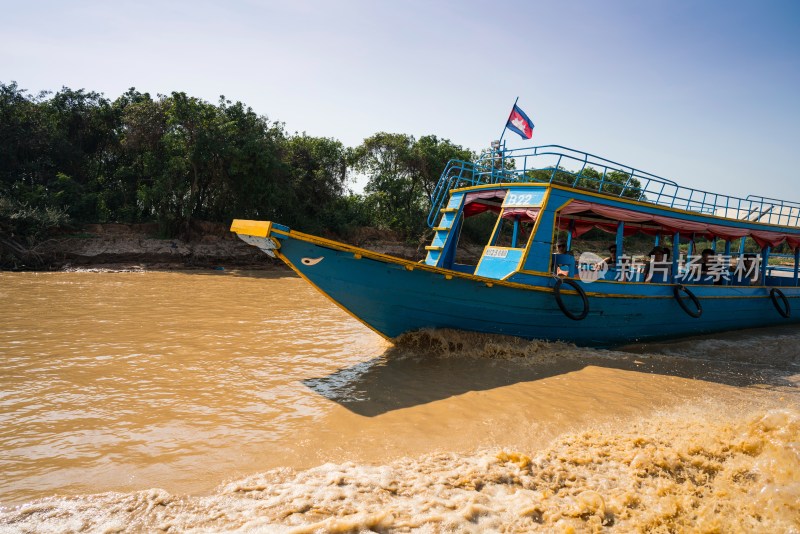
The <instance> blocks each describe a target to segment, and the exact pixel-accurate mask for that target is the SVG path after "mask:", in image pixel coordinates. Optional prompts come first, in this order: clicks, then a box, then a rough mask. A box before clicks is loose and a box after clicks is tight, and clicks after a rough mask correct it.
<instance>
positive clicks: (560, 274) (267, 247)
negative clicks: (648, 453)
mask: <svg viewBox="0 0 800 534" xmlns="http://www.w3.org/2000/svg"><path fill="white" fill-rule="evenodd" d="M431 204H432V208H431V212H430V216H429V218H428V224H429V226H430V227H431V228H432V229H433V232H434V236H433V239H432V242H431V244H430V245H429V246H427V247H426V249H427V256H426V258H425V260H423V261H421V262H414V261H409V260H405V259H401V258H396V257H392V256H388V255H385V254H379V253H377V252H372V251H370V250H366V249H363V248H358V247H354V246H351V245H348V244H345V243H340V242H336V241H332V240H329V239H324V238H321V237H316V236H313V235H308V234H304V233H301V232H297V231H294V230H291V229H290V228H288V227H286V226H283V225H281V224H278V223H275V222H269V221H247V220H235V221H233V224H232V226H231V231H233V232H235V233H237V234H238V235H239V237H240V238H241V239H243V240H244V241H246V242H247V243H249V244H251V245H254V246H256V247H258V248H260V249H261V250H262V251H264V252H265V253H267V254H268V255H270V256H273V257H278V258H280V259H281V260H283V261H284V262H285V263H286V264H287V265H288V266H289V267H291V268H292V269H293V270H294V271H295V272H296V273H297V274H299V275H300V276H301V277H302V278H304V279H305V280H306V281H308V282H309V283H310V284H311V285H313V286H314V287H315V288H317V289H318V290H319V291H320V292H321V293H323V294H324V295H325V296H327V297H328V298H329V299H331V300H332V301H333V302H334V303H336V304H337V305H338V306H339V307H341V308H342V309H343V310H344V311H346V312H347V313H349V314H350V315H352V316H353V317H355V318H356V319H358V320H359V321H361V322H362V323H363V324H365V325H366V326H368V327H369V328H371V329H372V330H374V331H375V332H377V333H378V334H380V335H382V336H384V337H386V338H394V337H396V336H399V335H400V334H403V333H405V332H409V331H413V330H419V329H424V328H453V329H462V330H470V331H476V332H486V333H492V334H504V335H511V336H519V337H522V338H528V339H544V340H563V341H568V342H573V343H576V344H579V345H589V346H613V345H618V344H624V343H630V342H634V341H644V340H655V339H663V338H673V337H679V336H688V335H698V334H707V333H712V332H719V331H725V330H732V329H740V328H753V327H762V326H769V325H779V324H796V323H797V321H798V317H800V315H798V314H793V309H797V308H798V303H800V287H798V268H799V266H800V204H798V203H795V202H788V201H781V200H777V199H771V198H766V197H755V196H749V197H747V198H736V197H732V196H727V195H722V194H714V193H710V192H706V191H700V190H697V189H691V188H686V187H681V186H679V185H678V184H677V183H675V182H673V181H671V180H667V179H665V178H661V177H659V176H656V175H654V174H650V173H648V172H644V171H641V170H639V169H636V168H633V167H630V166H627V165H622V164H619V163H616V162H613V161H611V160H607V159H604V158H601V157H598V156H594V155H592V154H589V153H586V152H581V151H576V150H572V149H568V148H566V147H562V146H556V145H548V146H536V147H528V148H523V149H514V150H506V148H505V145H504V144H503V145H500V144H498V143H495V144H494V146H493V148H492V149H491V150H487V151H485V152H484V153H482V154H481V155H480V156H479V157H478V159H477V160H476V161H472V162H467V161H455V160H454V161H450V162H449V164H448V165H447V167H446V168H445V170H444V172H443V173H442V175H441V178H440V179H439V182H438V184H437V186H436V189H435V191H434V193H433V196H432V198H431ZM482 213H485V214H488V215H482V216H483V217H487V216H489V217H494V218H496V221H495V226H494V230H493V232H492V233H491V236H490V237H489V238H488V240H487V243H486V246H485V247H484V249H483V253H482V255H481V257H480V259H479V261H477V262H461V261H459V257H458V254H457V250H458V247H459V240H460V236H461V233H462V229H463V227H464V224H465V221H468V220H469V218H470V217H472V216H476V215H478V214H482ZM592 228H597V229H601V230H604V231H606V232H608V233H609V234H610V235H609V241H610V242H612V243H614V244H615V246H616V258H617V261H616V262H610V263H611V265H606V264H605V263H603V262H598V261H596V260H595V259H593V257H592V255H588V256H587V255H586V254H584V255H582V256H581V258H578V259H576V258H575V255H574V254H572V252H571V249H572V247H573V245H574V244H575V243H576V240H577V239H579V237H580V236H581V235H583V234H584V233H585V232H587V231H589V230H591V229H592ZM636 233H643V234H645V235H649V236H652V239H653V244H654V245H658V246H663V245H665V244H666V243H667V242H670V246H669V249H668V251H671V255H670V259H669V260H668V261H665V260H664V259H660V265H656V264H655V263H654V261H655V260H656V257H655V256H654V257H651V258H650V265H651V267H652V269H645V270H644V272H642V271H643V270H642V269H637V268H633V267H634V262H633V260H632V259H630V258H628V259H626V255H625V248H624V247H625V243H626V239H625V238H626V236H630V235H632V234H636ZM560 235H566V240H565V241H566V242H565V243H562V244H561V246H560V250H559V245H558V244H557V242H558V240H559V236H560ZM701 238H703V239H705V240H709V241H712V240H713V252H714V256H713V257H714V258H715V261H716V263H714V262H711V264H712V266H709V265H707V264H703V265H702V267H701V268H700V270H699V271H698V270H696V269H694V268H695V267H697V266H698V265H697V264H693V261H694V260H692V258H691V256H693V255H692V254H691V253H692V252H693V251H692V247H693V246H694V243H695V242H696V241H698V240H700V239H701ZM748 239H749V240H750V241H749V242H751V243H752V242H755V243H758V246H759V248H760V251H759V252H758V253H757V254H753V255H752V256H754V257H747V255H746V254H744V253H745V249H744V246H745V242H746V240H748ZM682 241H683V242H684V248H686V246H687V245H686V242H687V241H688V250H686V251H683V254H681V252H682V249H681V242H682ZM784 244H788V248H789V249H790V250H791V251H792V252H793V253H792V254H789V255H788V258H786V255H784V257H785V258H786V260H787V261H786V262H785V263H788V264H785V265H783V266H776V265H771V264H770V258H771V257H773V260H774V254H773V253H772V251H773V249H774V248H776V247H778V246H780V245H783V248H784V249H785V248H787V245H784ZM687 252H688V253H689V254H688V257H685V256H687V254H686V253H687ZM694 252H695V253H697V252H699V251H696V250H695V251H694ZM696 255H697V254H695V255H694V256H696ZM726 259H727V260H726ZM717 260H719V261H717ZM726 261H727V263H726ZM470 263H473V264H470ZM792 263H793V267H791V264H792ZM748 264H749V265H748ZM714 265H715V266H716V267H714ZM719 265H722V268H719ZM743 265H745V266H748V267H749V272H747V273H746V277H744V278H743V277H742V276H741V274H742V271H743V270H744V269H741V270H740V271H739V273H738V274H739V276H734V275H735V274H736V270H737V269H738V268H739V267H742V266H743ZM754 266H755V267H754ZM656 267H660V269H656ZM656 270H660V276H656V274H659V273H656Z"/></svg>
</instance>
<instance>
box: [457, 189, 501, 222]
mask: <svg viewBox="0 0 800 534" xmlns="http://www.w3.org/2000/svg"><path fill="white" fill-rule="evenodd" d="M507 192H508V191H507V190H506V189H492V190H490V191H474V192H472V193H467V196H466V197H465V198H464V217H472V216H473V215H477V214H479V213H483V212H484V211H494V212H495V213H499V212H500V210H501V209H502V208H501V207H500V206H499V205H495V204H484V203H483V202H479V201H480V200H493V199H499V200H502V199H504V198H506V193H507Z"/></svg>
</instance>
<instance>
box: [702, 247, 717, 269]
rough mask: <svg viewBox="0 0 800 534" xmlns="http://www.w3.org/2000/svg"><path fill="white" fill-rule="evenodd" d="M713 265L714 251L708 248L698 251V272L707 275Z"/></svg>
mask: <svg viewBox="0 0 800 534" xmlns="http://www.w3.org/2000/svg"><path fill="white" fill-rule="evenodd" d="M713 266H714V251H713V250H712V249H710V248H705V249H703V252H701V253H700V274H702V275H708V274H710V273H711V270H712V269H713Z"/></svg>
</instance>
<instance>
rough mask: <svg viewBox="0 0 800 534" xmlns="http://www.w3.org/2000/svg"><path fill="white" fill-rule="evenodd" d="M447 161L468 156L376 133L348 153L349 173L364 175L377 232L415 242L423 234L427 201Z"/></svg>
mask: <svg viewBox="0 0 800 534" xmlns="http://www.w3.org/2000/svg"><path fill="white" fill-rule="evenodd" d="M450 159H472V154H471V153H470V152H469V151H468V150H465V149H464V148H462V147H460V146H458V145H454V144H453V143H451V142H450V141H449V140H440V139H438V138H437V137H436V136H424V137H422V138H420V139H419V140H416V139H414V137H413V136H410V135H405V134H390V133H385V132H380V133H377V134H375V135H373V136H372V137H369V138H367V139H365V140H364V142H363V143H362V144H361V145H360V146H359V147H357V148H356V149H355V151H354V153H353V161H354V168H355V169H356V171H358V172H361V173H363V174H366V175H367V178H368V182H367V185H366V187H365V188H364V191H365V193H366V194H367V197H368V198H367V201H368V203H369V204H370V205H371V206H373V209H374V210H375V214H374V221H375V222H376V223H377V224H378V225H379V226H384V227H386V228H390V229H392V230H397V231H400V232H403V233H404V234H405V235H406V237H415V236H417V235H419V234H421V233H422V232H424V231H425V221H426V218H427V212H428V210H429V209H430V196H431V193H432V191H433V188H434V187H435V186H436V182H437V181H438V179H439V176H440V173H441V172H442V171H443V170H444V168H445V166H446V165H447V162H448V161H449V160H450Z"/></svg>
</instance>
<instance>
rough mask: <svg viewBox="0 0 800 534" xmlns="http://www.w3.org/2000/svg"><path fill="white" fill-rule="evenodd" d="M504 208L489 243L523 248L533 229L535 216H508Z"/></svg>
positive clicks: (496, 245)
mask: <svg viewBox="0 0 800 534" xmlns="http://www.w3.org/2000/svg"><path fill="white" fill-rule="evenodd" d="M509 211H510V210H505V211H504V212H503V214H502V216H501V218H500V221H499V222H498V224H497V231H496V232H495V234H494V239H493V241H492V243H490V245H492V246H495V247H507V248H525V245H526V244H527V243H528V238H529V237H530V235H531V231H532V230H533V225H534V222H535V218H531V217H530V216H527V215H513V214H510V216H507V215H509V214H508V213H507V212H509Z"/></svg>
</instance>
